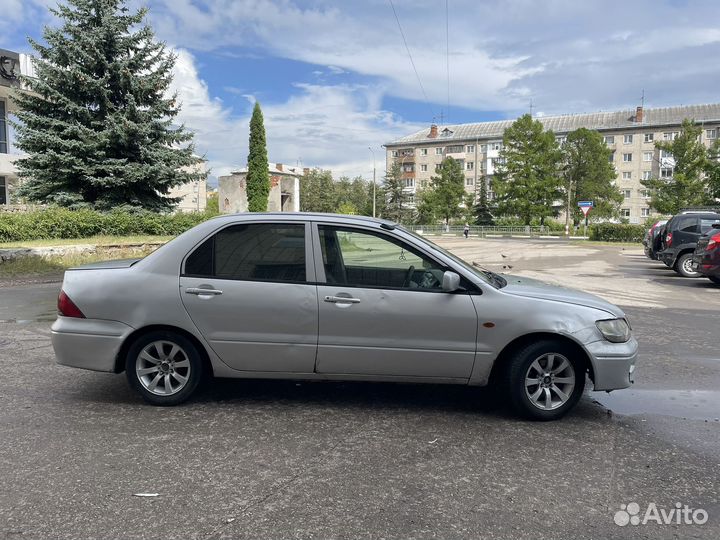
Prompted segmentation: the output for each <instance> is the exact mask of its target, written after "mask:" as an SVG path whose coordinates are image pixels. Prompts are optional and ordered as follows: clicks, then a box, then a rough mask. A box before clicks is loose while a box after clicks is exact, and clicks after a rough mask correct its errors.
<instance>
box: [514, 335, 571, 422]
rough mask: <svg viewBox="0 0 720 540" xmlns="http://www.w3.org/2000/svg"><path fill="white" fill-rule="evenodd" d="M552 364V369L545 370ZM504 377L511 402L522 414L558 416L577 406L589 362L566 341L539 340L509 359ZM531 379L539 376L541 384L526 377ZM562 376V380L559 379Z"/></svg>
mask: <svg viewBox="0 0 720 540" xmlns="http://www.w3.org/2000/svg"><path fill="white" fill-rule="evenodd" d="M548 364H550V365H549V367H550V371H545V370H546V369H547V368H548ZM504 379H505V380H504V383H505V391H506V393H507V395H508V396H509V397H510V403H511V404H512V406H513V409H514V410H515V411H516V412H517V413H518V414H519V415H520V416H523V417H525V418H529V419H531V420H542V421H548V420H557V419H559V418H562V417H563V416H564V415H565V414H567V413H568V411H570V410H571V409H572V408H573V407H575V405H576V404H577V402H578V401H579V400H580V397H581V396H582V393H583V390H584V388H585V362H584V359H582V358H578V353H577V351H576V350H575V349H574V348H573V347H571V346H569V345H568V344H566V343H563V342H562V341H556V340H543V341H537V342H535V343H531V344H529V345H527V346H525V347H523V348H522V349H520V350H518V351H516V352H515V353H514V354H513V355H512V357H510V358H509V359H508V364H507V367H506V369H505V377H504ZM531 379H533V380H537V381H538V384H530V385H526V380H531ZM561 379H562V381H563V382H562V383H560V382H557V381H559V380H561ZM558 390H559V391H560V392H558ZM548 394H549V395H550V402H549V403H548V401H547V396H548ZM562 396H564V397H562Z"/></svg>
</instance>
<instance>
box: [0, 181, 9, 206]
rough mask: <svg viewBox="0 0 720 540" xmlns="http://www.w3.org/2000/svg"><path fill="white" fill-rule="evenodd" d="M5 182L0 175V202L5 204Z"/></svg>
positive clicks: (6, 199)
mask: <svg viewBox="0 0 720 540" xmlns="http://www.w3.org/2000/svg"><path fill="white" fill-rule="evenodd" d="M6 190H7V184H6V183H5V177H4V176H0V204H7V203H8V196H7V191H6Z"/></svg>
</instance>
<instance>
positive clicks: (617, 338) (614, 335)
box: [595, 319, 630, 343]
mask: <svg viewBox="0 0 720 540" xmlns="http://www.w3.org/2000/svg"><path fill="white" fill-rule="evenodd" d="M595 325H596V326H597V327H598V330H600V333H601V334H602V335H603V337H604V338H605V339H607V340H608V341H612V342H613V343H625V342H626V341H627V340H629V339H630V326H629V325H628V323H627V321H626V320H625V319H607V320H605V321H596V322H595Z"/></svg>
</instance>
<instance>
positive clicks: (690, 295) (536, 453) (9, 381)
mask: <svg viewBox="0 0 720 540" xmlns="http://www.w3.org/2000/svg"><path fill="white" fill-rule="evenodd" d="M440 242H441V243H443V244H444V245H446V247H449V248H450V249H452V250H454V251H455V252H457V253H458V254H460V255H461V256H463V257H464V258H466V259H468V260H471V261H473V260H474V261H477V262H479V263H481V264H485V265H487V266H488V267H490V268H491V269H496V270H502V266H506V267H508V266H512V267H513V268H512V269H508V268H506V269H505V270H506V271H511V272H513V273H518V274H522V275H526V276H529V277H537V278H540V279H545V280H548V281H553V282H556V283H559V284H564V285H567V286H572V287H578V288H582V289H585V290H588V291H590V292H593V293H596V294H599V295H600V296H603V297H605V298H607V299H609V300H611V301H613V302H616V303H618V304H620V305H621V306H622V307H623V308H624V309H625V310H626V312H627V313H628V316H629V317H630V320H631V323H632V324H633V327H634V331H635V333H636V335H637V337H638V340H639V341H640V344H641V354H640V360H639V366H638V371H637V383H636V385H635V387H634V388H632V389H630V390H627V391H619V392H616V393H613V394H610V395H607V394H595V393H588V394H587V395H586V396H585V397H584V398H583V400H582V401H581V403H580V405H579V407H578V408H577V409H576V410H575V411H574V412H573V413H571V414H570V415H569V416H568V417H567V418H565V419H564V420H562V421H559V422H554V423H542V424H541V423H532V422H525V421H521V420H517V419H516V418H514V417H513V416H512V414H511V413H510V412H509V411H508V410H506V409H505V407H504V406H503V405H502V404H500V403H499V402H498V400H497V399H496V397H495V396H494V395H493V393H492V392H491V391H488V390H478V389H471V388H458V387H449V386H420V385H391V384H347V383H315V384H309V383H296V382H277V381H276V382H262V381H216V382H215V384H213V385H212V386H210V387H207V388H205V389H204V390H203V391H202V392H201V393H200V395H199V396H198V398H197V399H195V400H194V401H192V402H191V403H189V404H187V405H185V406H182V407H177V408H168V409H159V408H152V407H149V406H146V405H144V404H143V403H142V402H141V401H140V399H139V398H138V397H137V396H136V395H134V394H133V393H131V392H130V391H129V389H128V387H127V384H126V382H125V379H124V377H123V376H113V375H105V374H99V373H92V372H84V371H80V370H74V369H70V368H64V367H61V366H57V365H55V364H54V361H53V354H52V348H51V346H50V342H49V322H48V319H50V318H52V314H53V311H54V308H53V306H54V302H55V296H56V294H57V291H58V288H59V284H57V283H47V284H32V285H20V286H10V287H8V286H5V287H3V286H0V320H2V321H6V322H2V323H0V368H2V373H3V377H1V378H0V486H1V489H0V537H2V538H13V539H16V538H76V537H96V538H113V537H123V538H143V537H144V538H157V537H163V538H187V537H192V538H329V537H333V538H356V537H366V538H396V537H402V538H411V537H421V538H495V537H504V538H509V537H514V538H553V539H556V538H583V537H593V538H631V537H632V538H712V539H715V538H718V537H720V501H719V495H720V493H719V486H720V467H719V465H720V391H718V388H719V386H718V383H719V382H720V352H718V346H717V343H718V337H717V336H718V334H717V332H718V317H719V315H720V288H719V287H716V286H713V285H711V284H710V283H709V282H707V283H705V282H704V281H706V280H687V279H683V278H679V277H676V275H675V274H674V273H673V272H672V271H671V270H668V269H666V268H665V267H664V266H663V265H661V264H659V263H653V262H651V261H648V260H646V259H644V258H643V257H642V255H641V253H640V252H639V251H637V250H630V249H626V250H623V249H622V248H621V247H612V246H604V247H586V246H577V245H570V244H566V243H558V242H544V241H538V240H534V241H531V240H512V241H487V240H486V241H480V240H477V239H472V238H471V239H469V240H464V239H446V238H442V239H440ZM503 255H504V257H503ZM141 493H145V494H157V496H155V497H139V496H136V494H141ZM633 502H634V503H637V504H638V505H639V506H640V508H641V509H642V512H644V510H645V508H646V507H647V506H648V505H649V504H650V503H654V504H656V505H657V507H658V508H659V509H663V510H666V511H667V510H670V509H673V508H674V507H675V504H676V503H681V505H684V504H687V505H689V506H690V507H692V508H695V509H697V508H701V509H704V510H705V511H706V512H707V514H708V516H709V518H708V521H707V523H705V524H703V525H686V524H680V525H678V524H674V525H659V524H656V523H648V524H645V525H642V524H641V525H626V526H624V527H621V526H618V525H616V524H615V522H614V517H615V513H616V512H617V511H619V510H620V509H621V505H623V504H624V505H627V504H630V503H633ZM631 508H632V507H631Z"/></svg>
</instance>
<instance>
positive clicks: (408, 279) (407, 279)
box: [402, 266, 415, 289]
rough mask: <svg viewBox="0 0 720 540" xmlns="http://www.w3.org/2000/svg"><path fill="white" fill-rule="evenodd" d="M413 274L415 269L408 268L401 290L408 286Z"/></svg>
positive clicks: (412, 267)
mask: <svg viewBox="0 0 720 540" xmlns="http://www.w3.org/2000/svg"><path fill="white" fill-rule="evenodd" d="M414 272H415V267H414V266H411V267H410V268H408V271H407V274H405V281H403V284H402V286H403V289H406V288H408V287H409V286H410V280H411V279H412V275H413V273H414Z"/></svg>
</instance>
